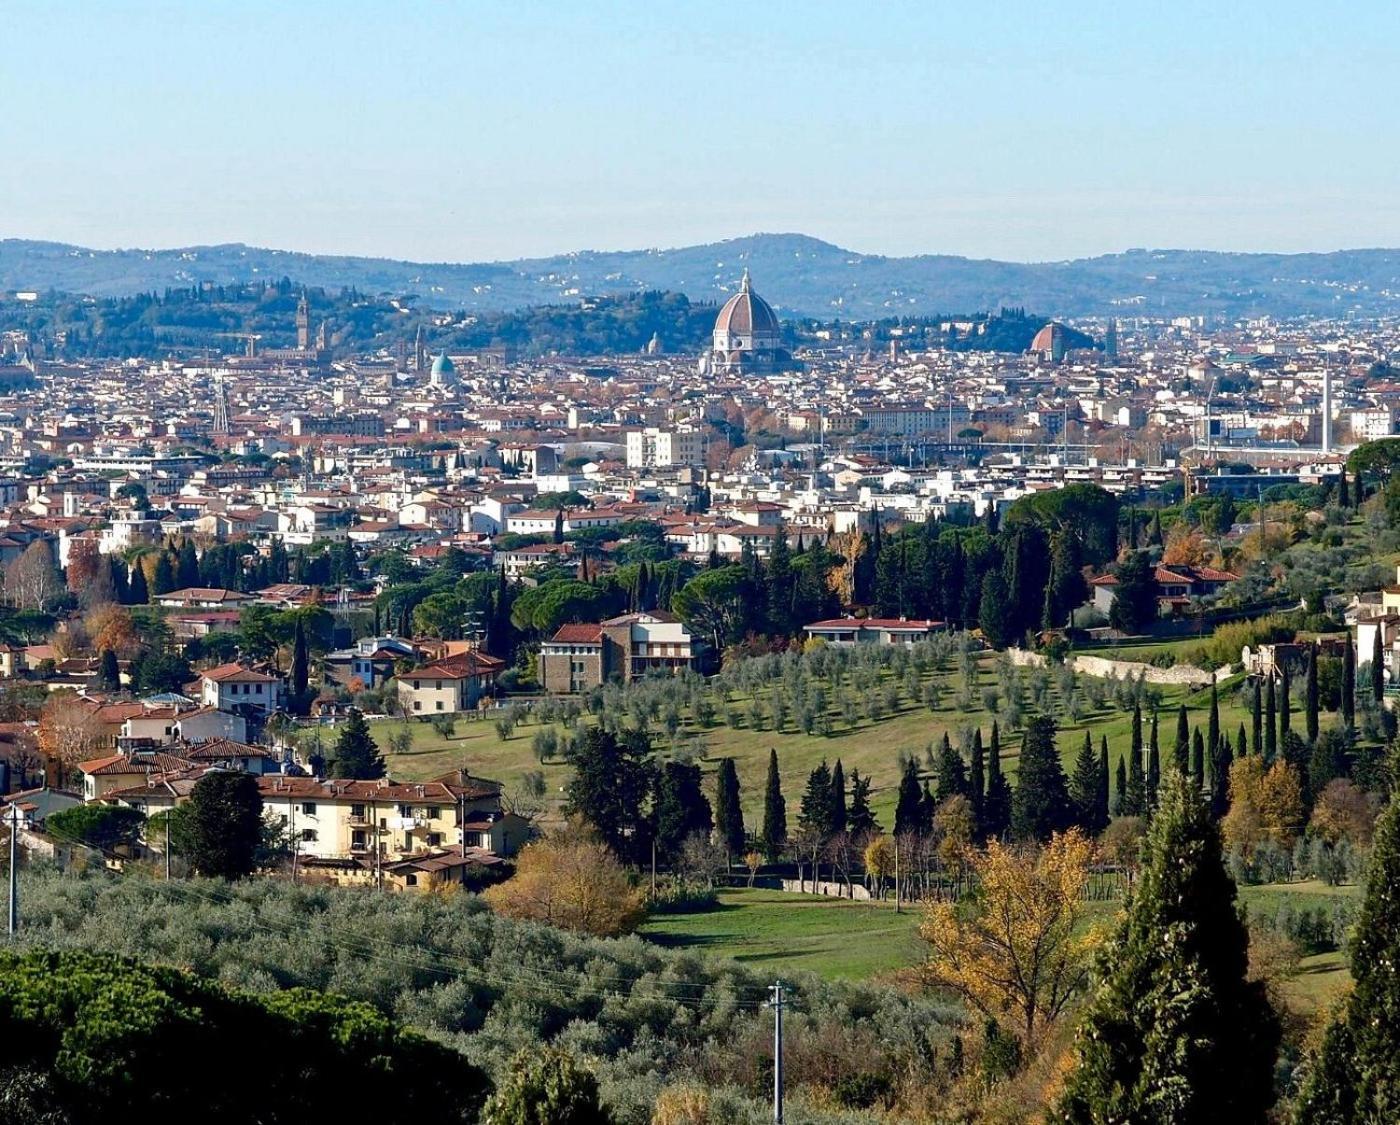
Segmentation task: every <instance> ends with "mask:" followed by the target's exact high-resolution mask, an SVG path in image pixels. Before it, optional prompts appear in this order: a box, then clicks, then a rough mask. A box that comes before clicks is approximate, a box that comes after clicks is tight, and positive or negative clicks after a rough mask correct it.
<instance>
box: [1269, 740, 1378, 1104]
mask: <svg viewBox="0 0 1400 1125" xmlns="http://www.w3.org/2000/svg"><path fill="white" fill-rule="evenodd" d="M1396 770H1400V761H1396V760H1395V758H1394V757H1392V772H1394V771H1396ZM1396 776H1400V773H1397V774H1396ZM1367 870H1368V874H1367V879H1366V900H1365V902H1364V903H1363V905H1362V907H1361V918H1360V921H1359V922H1358V923H1357V926H1356V929H1355V937H1354V938H1353V939H1352V944H1351V947H1350V953H1351V975H1352V979H1353V980H1354V981H1355V984H1354V985H1353V987H1352V990H1351V993H1350V994H1349V995H1348V997H1347V999H1346V1006H1345V1008H1344V1009H1343V1011H1342V1012H1341V1014H1340V1015H1339V1017H1338V1019H1337V1020H1336V1021H1335V1022H1334V1023H1332V1024H1331V1025H1330V1026H1329V1027H1328V1028H1327V1033H1326V1036H1325V1038H1324V1039H1323V1042H1322V1049H1321V1051H1320V1052H1319V1053H1318V1057H1317V1059H1316V1060H1315V1062H1314V1065H1313V1067H1312V1070H1311V1073H1310V1074H1309V1076H1308V1079H1307V1082H1306V1083H1305V1084H1304V1086H1303V1091H1302V1094H1301V1096H1300V1098H1299V1102H1298V1107H1297V1111H1296V1113H1295V1116H1294V1120H1295V1121H1297V1122H1298V1123H1299V1125H1351V1123H1352V1122H1363V1121H1364V1122H1370V1121H1376V1122H1380V1121H1400V971H1397V966H1400V895H1397V894H1396V888H1397V887H1400V801H1396V800H1392V801H1391V802H1390V804H1389V805H1388V806H1387V808H1386V809H1385V811H1384V812H1382V813H1381V816H1380V819H1379V820H1378V821H1377V822H1376V834H1375V841H1374V843H1373V845H1372V849H1371V859H1370V863H1369V864H1368V868H1367Z"/></svg>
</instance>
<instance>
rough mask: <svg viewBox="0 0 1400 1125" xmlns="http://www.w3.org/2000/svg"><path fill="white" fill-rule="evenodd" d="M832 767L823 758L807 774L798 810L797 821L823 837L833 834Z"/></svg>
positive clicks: (809, 830)
mask: <svg viewBox="0 0 1400 1125" xmlns="http://www.w3.org/2000/svg"><path fill="white" fill-rule="evenodd" d="M831 804H832V802H831V767H830V766H828V765H827V764H826V759H825V758H823V759H822V760H821V763H820V764H819V765H818V766H817V767H816V768H815V769H814V770H812V772H811V773H809V774H808V775H807V788H806V789H805V790H804V791H803V793H802V804H801V806H800V807H799V809H798V812H797V823H798V825H799V826H801V827H802V828H803V829H805V830H806V831H808V832H813V833H816V834H817V835H818V836H821V837H823V838H825V837H827V836H830V835H831Z"/></svg>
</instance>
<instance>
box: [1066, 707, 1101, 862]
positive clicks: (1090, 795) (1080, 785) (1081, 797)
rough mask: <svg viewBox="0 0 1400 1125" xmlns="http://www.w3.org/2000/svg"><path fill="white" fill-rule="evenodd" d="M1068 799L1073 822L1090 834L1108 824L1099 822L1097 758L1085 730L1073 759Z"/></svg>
mask: <svg viewBox="0 0 1400 1125" xmlns="http://www.w3.org/2000/svg"><path fill="white" fill-rule="evenodd" d="M1069 799H1070V803H1071V804H1072V805H1073V806H1074V823H1075V824H1077V825H1078V826H1079V827H1080V828H1082V829H1084V831H1085V832H1086V833H1087V834H1088V835H1090V836H1097V835H1098V834H1099V833H1100V832H1102V831H1103V830H1104V829H1105V828H1106V827H1107V826H1108V825H1107V822H1105V823H1100V822H1099V759H1098V755H1097V754H1095V753H1094V740H1093V738H1092V737H1091V736H1090V734H1089V732H1088V731H1087V730H1086V731H1085V732H1084V745H1083V746H1082V747H1081V748H1080V751H1079V755H1078V756H1077V757H1076V758H1075V759H1074V772H1073V773H1072V774H1071V775H1070V781H1069Z"/></svg>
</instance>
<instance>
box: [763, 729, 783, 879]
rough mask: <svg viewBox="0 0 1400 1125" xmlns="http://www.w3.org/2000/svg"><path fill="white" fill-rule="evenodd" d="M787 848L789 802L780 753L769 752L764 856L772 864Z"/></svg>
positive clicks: (775, 751)
mask: <svg viewBox="0 0 1400 1125" xmlns="http://www.w3.org/2000/svg"><path fill="white" fill-rule="evenodd" d="M785 847H787V802H786V801H785V800H783V784H782V780H781V779H780V778H779V777H778V752H777V750H769V751H768V780H767V782H766V783H765V785H764V788H763V854H764V855H765V856H767V857H768V862H769V863H772V862H773V861H775V860H776V859H777V858H778V857H779V856H780V855H782V854H783V849H784V848H785Z"/></svg>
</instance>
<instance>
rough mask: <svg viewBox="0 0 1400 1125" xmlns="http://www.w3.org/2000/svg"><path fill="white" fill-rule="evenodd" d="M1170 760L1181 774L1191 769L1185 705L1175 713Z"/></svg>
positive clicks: (1188, 728)
mask: <svg viewBox="0 0 1400 1125" xmlns="http://www.w3.org/2000/svg"><path fill="white" fill-rule="evenodd" d="M1172 760H1173V761H1174V762H1175V763H1176V768H1177V769H1179V770H1180V771H1181V772H1182V773H1187V772H1188V771H1189V770H1190V769H1191V724H1190V723H1188V722H1187V720H1186V704H1184V703H1183V704H1182V705H1181V706H1180V707H1178V708H1177V711H1176V745H1175V746H1174V747H1173V748H1172Z"/></svg>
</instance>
